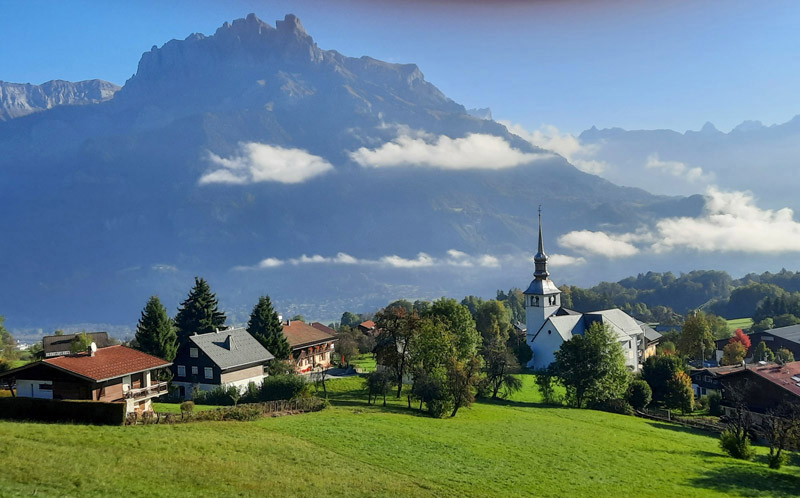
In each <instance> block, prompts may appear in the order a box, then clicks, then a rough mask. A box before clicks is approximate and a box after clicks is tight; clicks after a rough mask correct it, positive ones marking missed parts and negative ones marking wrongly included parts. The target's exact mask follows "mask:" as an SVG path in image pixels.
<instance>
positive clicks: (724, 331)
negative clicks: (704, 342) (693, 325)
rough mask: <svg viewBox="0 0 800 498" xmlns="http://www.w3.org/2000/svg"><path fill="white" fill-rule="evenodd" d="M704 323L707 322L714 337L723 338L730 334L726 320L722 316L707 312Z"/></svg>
mask: <svg viewBox="0 0 800 498" xmlns="http://www.w3.org/2000/svg"><path fill="white" fill-rule="evenodd" d="M706 323H708V328H709V330H711V335H712V336H713V337H714V338H715V339H725V338H727V337H730V336H731V331H730V328H728V321H727V320H725V319H724V318H722V317H719V316H717V315H713V314H711V313H708V314H706Z"/></svg>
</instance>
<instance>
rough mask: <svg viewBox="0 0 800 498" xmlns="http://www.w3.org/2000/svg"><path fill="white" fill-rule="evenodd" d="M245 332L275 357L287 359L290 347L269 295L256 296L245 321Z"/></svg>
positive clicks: (289, 354) (290, 351) (290, 350)
mask: <svg viewBox="0 0 800 498" xmlns="http://www.w3.org/2000/svg"><path fill="white" fill-rule="evenodd" d="M247 332H248V333H249V334H250V335H252V336H253V337H254V338H255V339H256V340H257V341H258V342H260V343H261V345H262V346H264V347H265V348H266V349H267V351H269V352H270V353H272V355H273V356H275V359H277V360H287V359H289V356H291V354H292V348H291V347H290V346H289V341H287V340H286V336H284V335H283V325H282V324H281V321H280V319H279V318H278V313H277V312H276V311H275V310H274V309H273V307H272V301H271V300H270V298H269V296H261V297H259V298H258V303H256V305H255V306H254V307H253V311H252V312H251V313H250V320H249V321H248V322H247Z"/></svg>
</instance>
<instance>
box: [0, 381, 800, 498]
mask: <svg viewBox="0 0 800 498" xmlns="http://www.w3.org/2000/svg"><path fill="white" fill-rule="evenodd" d="M524 377H525V378H524V382H525V386H526V388H525V390H524V392H522V393H519V394H518V395H516V396H514V397H513V399H511V400H508V401H502V402H494V403H478V404H476V405H474V406H473V408H472V409H463V410H461V411H460V412H459V413H458V416H457V417H455V418H452V419H450V418H446V419H430V418H428V417H425V416H421V415H418V414H417V413H415V412H414V411H409V410H408V409H407V408H406V403H405V400H404V399H401V400H394V399H391V400H390V402H389V406H387V407H386V408H383V407H382V406H368V405H367V404H366V396H365V394H364V393H363V391H362V382H361V379H359V378H348V379H342V380H334V381H329V382H328V388H329V390H330V391H331V402H332V406H331V407H330V408H328V409H326V410H323V411H321V412H317V413H311V414H305V415H297V416H285V417H276V418H266V419H262V420H259V421H256V422H203V423H193V424H182V425H174V426H164V425H161V426H138V427H90V426H74V425H46V424H26V423H11V422H0V434H2V437H0V466H1V467H2V468H3V472H2V473H0V495H1V496H15V495H25V496H29V495H32V494H34V493H36V494H37V495H41V496H53V495H57V496H77V495H80V496H107V495H113V494H117V493H118V491H119V490H120V489H125V491H126V495H128V496H198V495H199V496H300V495H314V496H339V497H340V496H388V495H392V496H525V495H527V496H540V497H584V496H586V497H592V498H601V497H606V496H607V497H618V496H637V497H670V496H680V497H724V496H765V497H766V496H774V497H788V496H797V494H798V491H799V490H800V476H798V467H797V466H796V463H797V462H796V461H795V465H792V466H788V467H786V468H785V469H784V470H781V471H773V470H770V469H768V468H767V466H766V464H765V463H764V462H763V459H764V454H765V452H764V450H763V448H760V449H759V457H758V458H757V461H755V462H739V461H736V460H733V459H731V458H729V457H727V456H724V455H723V454H722V452H721V451H720V450H719V447H718V445H717V442H716V439H715V438H714V437H712V436H709V435H706V434H704V433H701V432H697V431H691V430H685V429H683V428H681V427H678V426H673V425H668V424H662V423H657V422H652V421H647V420H643V419H638V418H634V417H626V416H621V415H613V414H608V413H602V412H594V411H589V410H572V409H567V408H552V407H544V406H541V405H539V404H538V401H539V399H538V396H537V395H536V393H535V391H534V390H533V386H534V384H533V382H532V379H531V377H530V376H524Z"/></svg>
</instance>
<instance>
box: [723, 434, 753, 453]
mask: <svg viewBox="0 0 800 498" xmlns="http://www.w3.org/2000/svg"><path fill="white" fill-rule="evenodd" d="M719 446H720V448H722V449H723V450H724V451H725V453H727V454H728V455H730V456H732V457H733V458H739V459H741V460H750V459H751V458H753V456H754V455H755V450H753V448H751V447H750V438H749V437H747V434H739V433H737V432H736V431H734V430H731V429H725V431H724V432H723V433H722V434H721V435H720V436H719Z"/></svg>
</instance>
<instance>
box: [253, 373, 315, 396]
mask: <svg viewBox="0 0 800 498" xmlns="http://www.w3.org/2000/svg"><path fill="white" fill-rule="evenodd" d="M308 388H309V386H308V383H307V382H306V380H305V379H304V378H303V377H301V376H299V375H275V376H270V377H267V378H266V379H264V382H263V383H262V384H261V387H260V388H259V390H258V400H259V401H275V400H280V399H295V398H305V397H308Z"/></svg>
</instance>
